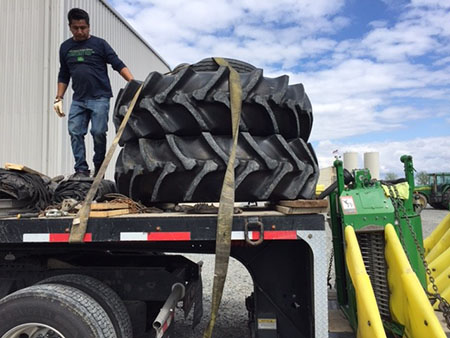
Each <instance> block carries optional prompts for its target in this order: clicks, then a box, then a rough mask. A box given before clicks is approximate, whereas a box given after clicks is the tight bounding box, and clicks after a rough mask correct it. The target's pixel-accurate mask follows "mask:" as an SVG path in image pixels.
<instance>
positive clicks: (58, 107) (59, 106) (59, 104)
mask: <svg viewBox="0 0 450 338" xmlns="http://www.w3.org/2000/svg"><path fill="white" fill-rule="evenodd" d="M53 109H54V110H55V112H56V114H57V115H58V116H59V117H64V116H66V114H64V111H63V99H55V102H53Z"/></svg>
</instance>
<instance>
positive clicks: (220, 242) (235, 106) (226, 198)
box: [203, 58, 242, 338]
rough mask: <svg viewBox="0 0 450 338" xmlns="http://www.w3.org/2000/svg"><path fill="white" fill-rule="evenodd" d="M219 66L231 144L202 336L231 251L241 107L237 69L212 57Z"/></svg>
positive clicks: (218, 297) (208, 336) (213, 320)
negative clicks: (225, 77) (225, 84)
mask: <svg viewBox="0 0 450 338" xmlns="http://www.w3.org/2000/svg"><path fill="white" fill-rule="evenodd" d="M214 61H216V63H217V64H218V65H219V66H221V67H228V69H229V71H230V77H229V88H230V107H231V123H232V136H233V146H232V148H231V153H230V157H229V159H228V164H227V171H226V173H225V178H224V180H223V185H222V191H221V194H220V204H219V214H218V216H217V234H216V262H215V267H214V283H213V290H212V302H211V318H210V321H209V323H208V327H207V328H206V329H205V332H204V333H203V338H211V336H212V332H213V329H214V325H215V323H216V318H217V313H218V312H219V305H220V302H221V300H222V294H223V287H224V285H225V279H226V277H227V271H228V261H229V259H230V250H231V227H232V224H233V207H234V160H235V158H236V146H237V140H238V134H239V120H240V118H241V108H242V87H241V80H240V76H239V74H238V72H237V71H236V70H235V69H233V67H231V66H230V64H229V63H228V62H227V61H226V60H224V59H223V58H214Z"/></svg>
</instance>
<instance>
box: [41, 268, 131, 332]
mask: <svg viewBox="0 0 450 338" xmlns="http://www.w3.org/2000/svg"><path fill="white" fill-rule="evenodd" d="M39 284H62V285H67V286H71V287H73V288H76V289H78V290H81V291H82V292H84V293H86V294H88V295H89V296H91V297H92V298H93V299H94V300H95V301H96V302H97V303H98V304H100V306H101V307H102V308H103V309H104V310H105V312H106V313H107V314H108V316H109V318H110V319H111V322H112V324H113V326H114V329H115V331H116V335H117V338H132V337H133V327H132V324H131V319H130V316H129V314H128V311H127V309H126V307H125V305H124V303H123V302H122V300H121V299H120V297H119V296H118V295H117V293H116V292H115V291H114V290H113V289H111V288H110V287H109V286H107V285H105V284H104V283H102V282H100V281H99V280H98V279H95V278H93V277H90V276H86V275H76V274H68V275H59V276H54V277H50V278H48V279H45V280H43V281H41V282H39Z"/></svg>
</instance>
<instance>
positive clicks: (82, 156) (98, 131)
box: [68, 97, 109, 171]
mask: <svg viewBox="0 0 450 338" xmlns="http://www.w3.org/2000/svg"><path fill="white" fill-rule="evenodd" d="M108 115H109V98H106V97H102V98H99V99H92V100H83V101H72V105H71V106H70V112H69V123H68V127H69V135H70V142H71V144H72V152H73V156H74V157H75V167H74V168H75V171H88V170H89V166H88V164H87V162H86V146H85V144H84V136H85V135H86V134H87V130H88V125H89V121H91V134H92V137H93V139H94V159H93V162H94V165H95V166H96V167H99V166H100V165H101V164H102V162H103V160H104V158H105V153H106V132H107V131H108Z"/></svg>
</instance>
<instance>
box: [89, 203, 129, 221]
mask: <svg viewBox="0 0 450 338" xmlns="http://www.w3.org/2000/svg"><path fill="white" fill-rule="evenodd" d="M129 213H130V209H129V205H128V204H127V203H108V202H106V203H92V204H91V211H90V213H89V217H94V218H95V217H112V216H120V215H128V214H129Z"/></svg>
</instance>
